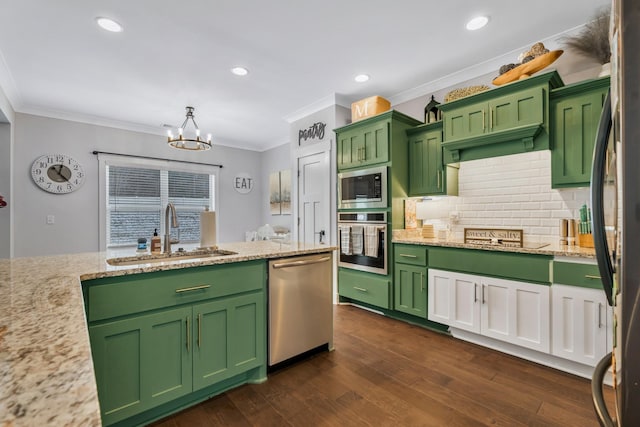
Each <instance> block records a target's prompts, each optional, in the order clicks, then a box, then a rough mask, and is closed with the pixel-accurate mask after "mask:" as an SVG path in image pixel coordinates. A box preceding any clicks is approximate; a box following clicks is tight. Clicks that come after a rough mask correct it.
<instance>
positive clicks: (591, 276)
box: [553, 261, 602, 289]
mask: <svg viewBox="0 0 640 427" xmlns="http://www.w3.org/2000/svg"><path fill="white" fill-rule="evenodd" d="M553 283H558V284H562V285H573V286H581V287H584V288H593V289H602V280H601V279H600V270H598V266H597V265H596V264H578V263H575V262H562V261H554V262H553Z"/></svg>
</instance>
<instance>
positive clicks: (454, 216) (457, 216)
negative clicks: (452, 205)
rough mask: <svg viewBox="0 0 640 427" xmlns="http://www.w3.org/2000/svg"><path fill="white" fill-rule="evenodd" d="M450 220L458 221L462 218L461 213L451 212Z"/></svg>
mask: <svg viewBox="0 0 640 427" xmlns="http://www.w3.org/2000/svg"><path fill="white" fill-rule="evenodd" d="M449 220H450V221H451V222H453V223H456V222H458V221H459V220H460V213H459V212H458V211H451V212H449Z"/></svg>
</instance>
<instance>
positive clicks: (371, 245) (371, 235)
mask: <svg viewBox="0 0 640 427" xmlns="http://www.w3.org/2000/svg"><path fill="white" fill-rule="evenodd" d="M378 230H380V227H378V226H377V225H367V226H365V229H364V254H365V255H366V256H369V257H373V258H377V257H378Z"/></svg>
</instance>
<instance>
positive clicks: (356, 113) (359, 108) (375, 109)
mask: <svg viewBox="0 0 640 427" xmlns="http://www.w3.org/2000/svg"><path fill="white" fill-rule="evenodd" d="M390 109H391V103H390V102H389V101H387V100H386V99H384V98H382V97H381V96H370V97H369V98H365V99H361V100H360V101H356V102H354V103H353V104H351V121H352V122H357V121H358V120H362V119H366V118H367V117H371V116H375V115H376V114H380V113H384V112H385V111H389V110H390Z"/></svg>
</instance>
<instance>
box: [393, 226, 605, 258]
mask: <svg viewBox="0 0 640 427" xmlns="http://www.w3.org/2000/svg"><path fill="white" fill-rule="evenodd" d="M392 243H406V244H410V245H425V246H440V247H449V248H462V249H480V250H487V251H499V252H513V253H522V254H533V255H550V256H554V257H571V258H586V259H593V258H595V256H596V253H595V250H594V249H593V248H583V247H580V246H560V245H558V244H554V243H550V244H544V243H540V244H537V243H533V244H527V243H526V242H525V246H524V247H522V248H518V247H512V246H501V245H478V244H471V243H464V242H463V241H461V240H449V239H438V238H426V237H422V235H421V231H420V230H393V236H392ZM543 245H544V246H543Z"/></svg>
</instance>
